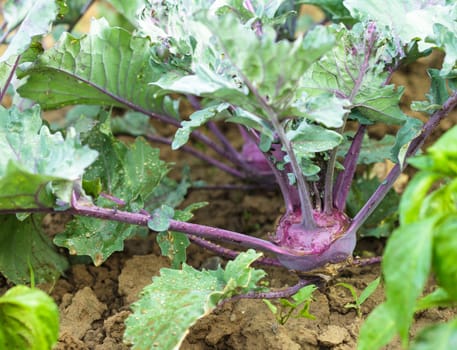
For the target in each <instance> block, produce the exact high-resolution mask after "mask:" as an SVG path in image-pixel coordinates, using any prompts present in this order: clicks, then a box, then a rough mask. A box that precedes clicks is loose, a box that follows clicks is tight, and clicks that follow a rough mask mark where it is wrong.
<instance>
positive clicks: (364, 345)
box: [358, 126, 457, 350]
mask: <svg viewBox="0 0 457 350" xmlns="http://www.w3.org/2000/svg"><path fill="white" fill-rule="evenodd" d="M409 162H410V163H411V164H412V165H413V166H415V167H416V168H418V169H419V172H418V173H417V174H416V175H415V176H414V178H413V179H412V180H411V182H410V183H409V184H408V186H407V188H406V190H405V193H404V194H403V196H402V199H401V202H400V227H399V228H398V229H396V230H395V231H394V233H393V234H392V236H391V237H390V238H389V240H388V242H387V246H386V249H385V252H384V256H383V262H382V273H383V276H384V286H385V293H386V301H385V302H384V303H383V304H381V305H379V306H378V307H377V308H376V309H375V310H373V312H372V313H371V314H370V316H369V317H368V319H367V320H366V322H365V324H364V325H363V326H362V328H361V332H360V339H359V346H358V349H360V350H364V349H366V350H368V349H370V350H372V349H379V348H381V347H382V346H384V345H385V344H387V343H389V341H390V340H391V339H392V338H393V336H394V335H395V334H399V335H400V338H401V340H402V343H403V345H404V346H405V347H406V346H408V343H409V330H410V327H411V324H412V323H413V316H414V313H415V312H416V311H418V310H424V309H427V308H431V307H440V306H441V307H446V306H450V305H453V304H455V303H456V302H457V126H454V127H453V128H452V129H450V130H449V131H447V132H446V133H445V134H444V135H443V136H442V137H441V138H440V139H439V140H438V141H437V142H436V143H435V144H434V145H433V146H431V147H430V148H428V149H427V153H426V154H425V155H421V156H418V157H415V158H412V159H410V160H409ZM431 274H434V275H435V277H436V280H437V283H438V289H437V290H436V291H434V292H433V293H431V294H429V295H426V296H424V297H423V298H422V299H420V297H421V295H422V293H423V290H424V287H425V284H426V282H427V281H428V279H429V277H430V276H431ZM456 339H457V321H456V320H452V321H450V322H447V323H442V324H439V325H433V326H430V327H428V328H426V329H424V330H422V332H420V333H419V335H418V336H417V338H416V339H414V340H413V342H412V344H411V347H410V349H414V350H416V349H453V348H455V346H456V344H457V343H456Z"/></svg>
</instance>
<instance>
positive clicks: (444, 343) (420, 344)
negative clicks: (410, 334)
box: [410, 319, 457, 350]
mask: <svg viewBox="0 0 457 350" xmlns="http://www.w3.org/2000/svg"><path fill="white" fill-rule="evenodd" d="M456 347H457V319H454V320H451V321H449V322H447V323H442V324H436V325H433V326H429V327H427V328H425V329H424V330H422V331H421V332H420V333H419V334H418V336H417V337H416V339H414V342H413V344H412V345H411V348H410V349H411V350H429V349H434V350H448V349H455V348H456Z"/></svg>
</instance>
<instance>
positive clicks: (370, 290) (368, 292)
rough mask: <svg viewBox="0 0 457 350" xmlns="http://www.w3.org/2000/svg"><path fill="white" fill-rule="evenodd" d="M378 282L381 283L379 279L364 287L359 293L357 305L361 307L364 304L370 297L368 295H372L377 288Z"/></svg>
mask: <svg viewBox="0 0 457 350" xmlns="http://www.w3.org/2000/svg"><path fill="white" fill-rule="evenodd" d="M380 282H381V278H380V277H378V278H376V279H374V280H373V281H371V282H370V283H369V284H368V286H366V287H365V289H364V290H363V291H362V293H360V296H359V298H358V301H357V304H359V305H362V304H363V303H364V302H365V300H367V299H368V298H369V297H370V295H371V294H373V293H374V291H375V290H376V288H378V286H379V283H380Z"/></svg>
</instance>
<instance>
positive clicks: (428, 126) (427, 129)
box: [348, 91, 457, 234]
mask: <svg viewBox="0 0 457 350" xmlns="http://www.w3.org/2000/svg"><path fill="white" fill-rule="evenodd" d="M456 106H457V91H454V93H453V94H452V95H451V96H450V97H449V98H448V99H447V101H446V102H445V103H444V104H443V107H442V108H441V109H440V110H438V111H436V112H435V113H433V114H432V116H431V117H430V119H429V120H428V121H427V122H426V123H425V124H424V126H423V127H422V132H421V134H420V135H419V136H417V137H416V138H415V139H414V140H412V141H411V143H410V145H409V147H408V150H407V152H406V156H405V159H406V158H408V157H411V156H412V155H414V154H416V153H417V151H418V150H419V149H420V147H421V146H422V145H423V143H424V141H425V139H426V138H427V137H428V136H430V134H431V133H432V131H433V130H434V129H436V127H437V126H438V124H439V123H440V121H441V120H442V119H443V118H444V117H445V116H446V115H448V114H449V113H450V112H451V111H452V110H453V109H454V108H455V107H456ZM405 167H406V164H404V165H403V167H401V166H400V164H399V163H397V164H395V166H394V167H393V168H392V169H391V170H390V172H389V174H388V175H387V177H386V179H385V180H384V181H383V182H382V183H381V184H380V185H379V186H378V188H377V189H376V191H375V192H374V193H373V194H372V195H371V197H370V199H368V201H367V202H366V203H365V205H364V206H363V207H362V208H361V209H360V211H359V212H358V213H357V215H356V216H355V217H354V219H353V220H352V222H351V226H350V227H349V229H348V234H349V233H352V232H356V231H357V230H358V229H359V228H360V226H362V224H363V223H364V222H365V221H366V219H367V218H368V217H369V216H370V214H371V213H372V212H373V211H374V210H375V209H376V208H377V206H378V205H379V203H380V202H381V201H382V200H383V199H384V197H385V196H386V194H387V192H389V190H390V189H391V188H392V186H393V184H394V182H395V180H397V178H398V176H400V174H401V172H402V170H403V168H405Z"/></svg>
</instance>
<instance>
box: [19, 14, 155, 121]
mask: <svg viewBox="0 0 457 350" xmlns="http://www.w3.org/2000/svg"><path fill="white" fill-rule="evenodd" d="M149 58H150V42H149V40H148V39H146V38H141V37H136V36H132V35H131V34H130V33H129V32H127V31H125V30H123V29H121V28H110V27H109V26H108V23H107V22H106V20H104V19H100V20H94V21H93V22H92V25H91V30H90V33H89V34H88V35H86V36H83V37H81V38H76V37H73V36H72V35H71V34H68V33H66V34H64V35H63V36H62V38H61V39H60V40H59V42H58V43H57V44H56V45H55V46H54V47H53V48H51V49H49V50H47V51H46V52H45V53H43V54H42V55H41V56H39V57H38V58H37V59H36V60H35V61H34V62H32V63H31V64H28V65H24V67H23V68H24V69H23V70H22V71H21V72H19V71H18V75H19V76H20V77H21V78H24V77H26V76H27V77H28V78H27V82H26V83H25V84H24V85H22V86H21V87H20V88H19V89H18V91H19V93H20V94H21V96H24V97H28V98H31V99H33V100H35V101H37V102H38V103H39V104H40V105H41V106H42V107H43V108H47V109H48V108H51V109H52V108H60V107H63V106H65V105H73V104H100V105H114V106H119V107H126V106H127V107H132V106H136V107H139V108H140V109H144V110H146V111H157V112H160V111H161V109H162V99H157V98H155V97H154V94H155V93H156V92H157V90H158V89H157V87H154V86H152V85H149V82H150V81H151V80H156V79H158V78H159V77H160V76H161V75H162V73H163V70H162V68H160V67H159V66H158V65H157V64H154V63H152V62H149ZM19 73H20V74H19Z"/></svg>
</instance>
